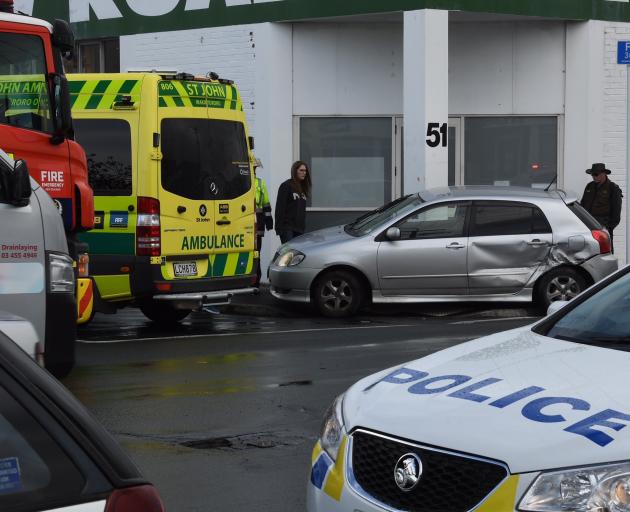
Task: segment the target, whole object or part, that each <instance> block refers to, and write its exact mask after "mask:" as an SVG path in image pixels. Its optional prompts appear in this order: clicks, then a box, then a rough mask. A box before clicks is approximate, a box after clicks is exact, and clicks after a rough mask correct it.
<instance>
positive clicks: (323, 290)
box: [313, 270, 363, 318]
mask: <svg viewBox="0 0 630 512" xmlns="http://www.w3.org/2000/svg"><path fill="white" fill-rule="evenodd" d="M313 298H314V302H315V306H316V307H317V309H318V310H319V312H320V313H321V314H322V315H324V316H328V317H332V318H343V317H346V316H351V315H354V314H355V313H356V312H357V310H358V309H359V307H361V304H362V303H363V285H362V283H361V280H360V279H359V278H358V277H357V276H356V275H355V274H353V273H352V272H348V271H346V270H331V271H329V272H326V273H325V274H323V275H321V276H320V277H319V278H318V279H317V282H316V283H315V287H314V289H313Z"/></svg>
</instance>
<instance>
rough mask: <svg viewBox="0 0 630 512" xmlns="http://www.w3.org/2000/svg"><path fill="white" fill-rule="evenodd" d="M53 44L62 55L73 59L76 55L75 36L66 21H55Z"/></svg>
mask: <svg viewBox="0 0 630 512" xmlns="http://www.w3.org/2000/svg"><path fill="white" fill-rule="evenodd" d="M52 43H53V45H54V46H56V47H57V48H59V50H60V51H61V53H62V54H63V55H64V56H65V57H66V58H67V59H71V58H72V56H73V54H74V34H73V33H72V29H71V28H70V25H69V24H68V22H67V21H65V20H55V21H54V23H53V33H52Z"/></svg>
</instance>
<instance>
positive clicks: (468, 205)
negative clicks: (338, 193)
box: [269, 187, 618, 317]
mask: <svg viewBox="0 0 630 512" xmlns="http://www.w3.org/2000/svg"><path fill="white" fill-rule="evenodd" d="M617 267H618V262H617V258H616V257H615V256H614V255H613V254H612V253H611V244H610V236H609V234H608V232H607V231H606V230H605V229H604V228H603V227H602V226H601V225H600V224H599V223H598V222H597V221H596V220H595V219H594V218H593V217H591V216H590V215H589V214H588V213H587V212H586V211H585V210H584V209H583V208H582V207H581V206H580V205H579V203H578V202H577V198H576V197H574V196H572V195H570V194H567V193H564V192H562V191H555V190H553V191H542V190H534V189H528V188H516V187H450V188H443V189H430V190H427V191H422V192H420V193H418V194H412V195H408V196H405V197H401V198H399V199H396V200H395V201H393V202H391V203H389V204H386V205H385V206H383V207H381V208H378V209H376V210H374V211H371V212H369V213H367V214H365V215H363V216H361V217H359V218H358V219H357V220H355V221H354V222H353V223H351V224H346V225H344V226H336V227H332V228H327V229H322V230H319V231H314V232H311V233H307V234H305V235H302V236H300V237H298V238H295V239H293V240H291V241H290V242H288V243H286V244H284V245H282V246H281V247H280V249H279V250H278V252H277V253H276V255H275V257H274V259H273V261H272V263H271V265H270V267H269V280H270V282H271V293H272V294H273V295H274V296H275V297H276V298H278V299H281V300H287V301H293V302H311V301H312V302H314V303H315V305H316V306H317V308H318V310H319V311H320V312H321V313H322V314H324V315H326V316H332V317H343V316H348V315H352V314H354V313H355V312H356V311H357V310H358V309H359V308H360V307H361V306H362V305H365V304H366V303H367V302H369V301H371V302H373V303H412V302H468V301H501V302H528V301H532V300H536V301H537V302H538V303H539V304H540V305H541V307H543V308H547V307H548V305H549V304H550V303H551V302H553V301H556V300H569V299H571V298H573V297H575V296H576V295H577V294H579V293H580V292H581V291H582V290H584V289H585V288H587V287H588V286H590V285H591V284H593V283H594V282H597V281H599V280H600V279H602V278H603V277H605V276H607V275H608V274H610V273H611V272H613V271H615V270H616V269H617Z"/></svg>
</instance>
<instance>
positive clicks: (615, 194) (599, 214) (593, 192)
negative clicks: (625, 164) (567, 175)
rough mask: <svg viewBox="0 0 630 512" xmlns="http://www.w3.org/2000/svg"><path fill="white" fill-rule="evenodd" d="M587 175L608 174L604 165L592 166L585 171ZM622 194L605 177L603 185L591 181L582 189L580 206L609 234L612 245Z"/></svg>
mask: <svg viewBox="0 0 630 512" xmlns="http://www.w3.org/2000/svg"><path fill="white" fill-rule="evenodd" d="M586 172H587V173H588V174H600V173H606V174H610V171H609V170H608V169H606V166H605V165H604V164H593V166H592V167H591V168H590V169H587V170H586ZM622 197H623V194H622V193H621V189H620V188H619V185H617V184H616V183H613V182H612V181H610V180H609V179H608V177H606V181H604V182H603V183H596V182H595V181H591V182H590V183H589V184H588V185H586V188H585V189H584V195H583V196H582V201H580V204H581V205H582V206H583V207H584V208H585V209H586V210H587V211H588V212H589V213H590V214H591V215H592V216H593V217H595V218H596V219H597V220H598V221H599V222H600V224H602V225H603V226H604V227H605V228H606V229H607V230H608V232H609V233H610V242H611V244H612V237H613V229H615V228H616V227H617V226H618V225H619V222H620V221H621V199H622Z"/></svg>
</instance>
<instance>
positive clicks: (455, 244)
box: [446, 242, 466, 249]
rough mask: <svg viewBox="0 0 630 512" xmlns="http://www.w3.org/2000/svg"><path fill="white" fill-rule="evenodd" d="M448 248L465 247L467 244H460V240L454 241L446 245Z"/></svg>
mask: <svg viewBox="0 0 630 512" xmlns="http://www.w3.org/2000/svg"><path fill="white" fill-rule="evenodd" d="M446 248H447V249H465V248H466V246H465V245H464V244H460V243H458V242H453V243H452V244H448V245H447V246H446Z"/></svg>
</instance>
